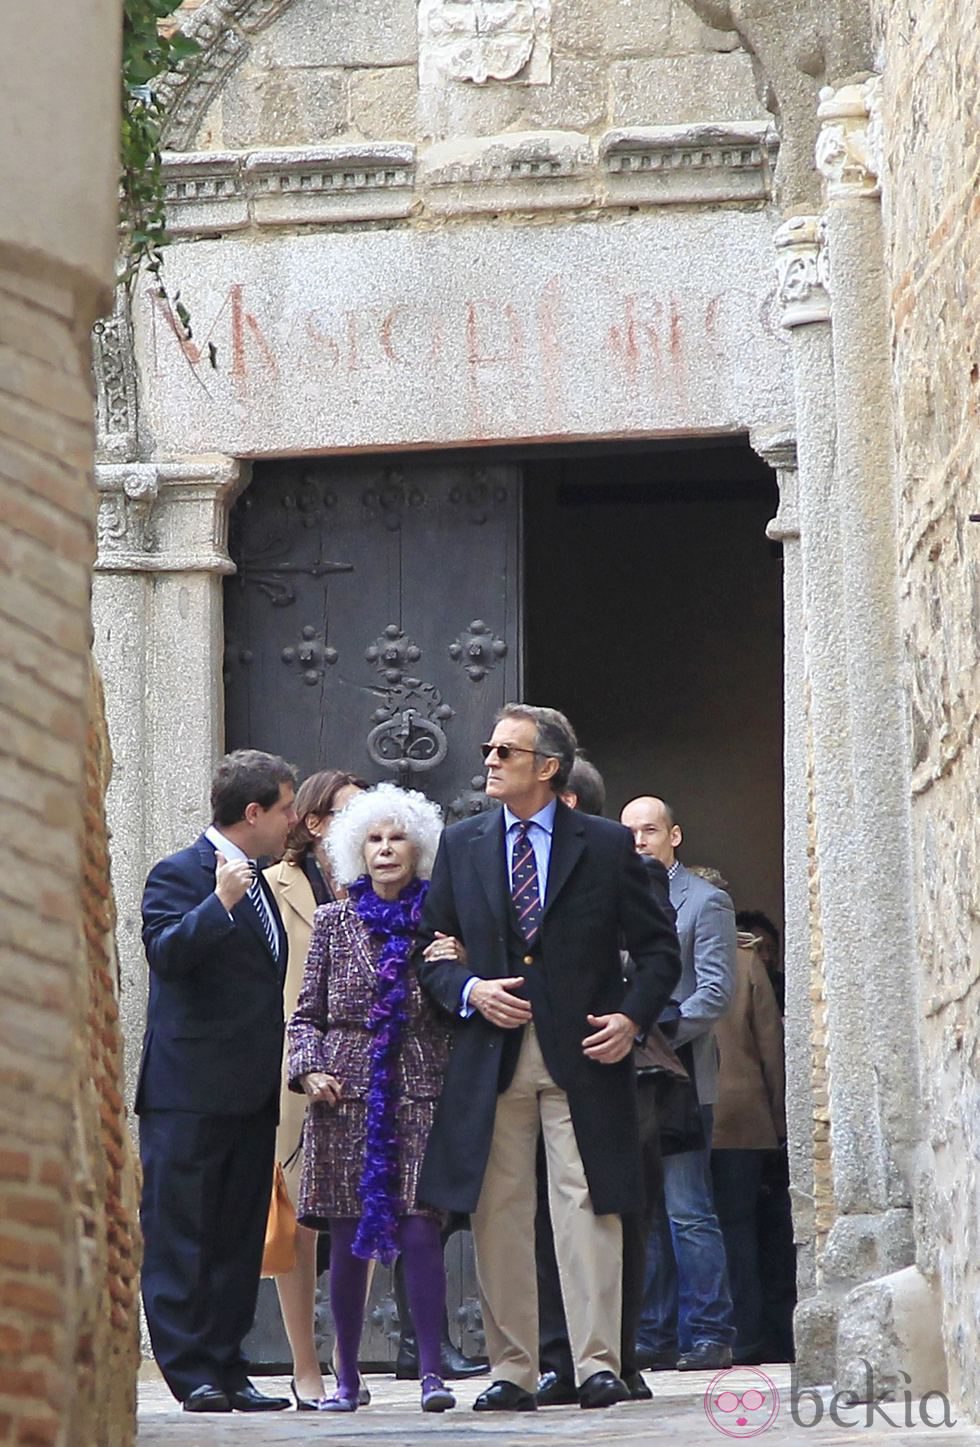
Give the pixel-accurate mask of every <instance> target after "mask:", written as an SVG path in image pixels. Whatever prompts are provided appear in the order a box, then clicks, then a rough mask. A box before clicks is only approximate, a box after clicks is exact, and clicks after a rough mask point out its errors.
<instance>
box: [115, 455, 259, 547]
mask: <svg viewBox="0 0 980 1447" xmlns="http://www.w3.org/2000/svg"><path fill="white" fill-rule="evenodd" d="M248 474H249V464H248V463H243V462H241V461H239V460H238V459H237V458H233V457H224V456H222V455H220V454H217V453H212V454H207V455H204V456H201V457H190V458H185V459H182V460H181V461H179V462H142V463H126V464H111V463H109V464H97V465H96V468H95V481H96V486H97V487H98V490H99V516H98V525H97V526H98V544H99V552H98V557H97V559H96V563H95V568H96V571H97V572H101V573H160V572H169V573H177V572H179V573H233V572H234V571H235V567H234V564H233V563H232V561H231V559H230V558H229V556H228V513H229V510H230V508H231V504H232V502H233V501H234V499H235V497H236V496H237V495H238V493H239V492H240V491H241V489H242V488H243V487H244V486H245V485H246V483H247V481H248Z"/></svg>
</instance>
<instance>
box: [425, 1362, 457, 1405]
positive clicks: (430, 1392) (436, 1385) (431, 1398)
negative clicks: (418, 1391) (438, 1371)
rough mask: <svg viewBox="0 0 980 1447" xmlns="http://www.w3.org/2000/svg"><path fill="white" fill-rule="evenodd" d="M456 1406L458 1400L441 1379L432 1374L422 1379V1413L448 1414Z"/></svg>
mask: <svg viewBox="0 0 980 1447" xmlns="http://www.w3.org/2000/svg"><path fill="white" fill-rule="evenodd" d="M455 1405H456V1398H455V1397H454V1396H453V1394H452V1392H451V1391H450V1390H449V1388H448V1387H447V1386H446V1384H445V1382H444V1381H443V1380H442V1378H441V1377H437V1376H435V1374H434V1373H432V1372H430V1373H429V1375H428V1376H425V1377H423V1378H422V1411H423V1412H448V1411H449V1410H450V1409H451V1408H452V1407H455Z"/></svg>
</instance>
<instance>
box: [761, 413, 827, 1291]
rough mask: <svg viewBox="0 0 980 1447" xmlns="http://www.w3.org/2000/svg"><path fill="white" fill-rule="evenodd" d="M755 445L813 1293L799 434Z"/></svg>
mask: <svg viewBox="0 0 980 1447" xmlns="http://www.w3.org/2000/svg"><path fill="white" fill-rule="evenodd" d="M750 441H751V443H752V447H753V449H754V450H755V451H756V452H757V453H758V454H759V456H760V457H761V458H762V459H763V461H765V462H767V463H768V464H769V466H770V467H771V468H773V470H774V471H775V473H776V478H777V481H778V483H779V509H778V511H777V513H776V516H775V517H774V518H773V519H772V521H771V522H770V523H769V525H768V527H767V528H766V535H767V537H770V538H772V539H773V540H774V541H776V542H780V543H782V545H783V778H784V786H783V877H784V885H783V893H784V910H785V914H784V918H785V925H784V951H783V957H784V965H785V970H786V1062H787V1092H786V1115H787V1127H788V1133H789V1157H790V1181H791V1187H792V1192H793V1218H794V1235H795V1238H796V1241H797V1257H798V1259H797V1276H798V1279H799V1283H800V1292H801V1294H809V1293H812V1291H813V1289H814V1286H813V1278H814V1264H813V1256H814V1223H813V1215H814V1212H813V1139H812V1135H813V1109H814V1102H813V1088H812V1076H811V1070H810V1056H811V1036H812V1010H811V1002H810V963H811V930H810V906H809V869H808V861H807V835H808V812H809V811H808V797H807V729H808V713H807V704H806V695H807V678H806V667H805V649H806V636H805V634H806V629H805V624H806V614H805V607H804V596H803V566H802V556H801V549H800V521H799V508H798V498H797V492H798V479H797V456H796V436H795V433H794V431H793V429H792V428H790V427H783V428H773V429H769V430H766V431H759V432H753V433H752V434H751V437H750Z"/></svg>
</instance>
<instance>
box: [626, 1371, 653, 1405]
mask: <svg viewBox="0 0 980 1447" xmlns="http://www.w3.org/2000/svg"><path fill="white" fill-rule="evenodd" d="M623 1384H624V1386H625V1387H626V1390H627V1391H628V1392H629V1394H630V1401H631V1402H649V1401H650V1400H651V1398H652V1397H653V1393H652V1392H651V1390H650V1388H649V1387H648V1386H647V1384H646V1382H645V1381H644V1380H643V1373H642V1372H624V1373H623Z"/></svg>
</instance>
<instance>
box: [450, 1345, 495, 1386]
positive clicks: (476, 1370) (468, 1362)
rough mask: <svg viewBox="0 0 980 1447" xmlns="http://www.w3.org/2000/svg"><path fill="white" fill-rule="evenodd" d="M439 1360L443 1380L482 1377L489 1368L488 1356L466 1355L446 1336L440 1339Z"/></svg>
mask: <svg viewBox="0 0 980 1447" xmlns="http://www.w3.org/2000/svg"><path fill="white" fill-rule="evenodd" d="M439 1360H440V1363H441V1367H442V1370H441V1371H440V1373H439V1375H440V1376H441V1377H442V1379H443V1381H445V1382H464V1381H465V1380H466V1379H467V1377H482V1376H484V1375H485V1374H486V1373H487V1372H488V1371H489V1370H490V1358H489V1357H468V1356H467V1355H466V1353H465V1352H461V1351H460V1349H459V1347H458V1346H457V1345H456V1343H455V1342H454V1341H453V1340H452V1338H451V1337H448V1336H444V1337H443V1339H442V1346H441V1348H440V1351H439Z"/></svg>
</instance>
